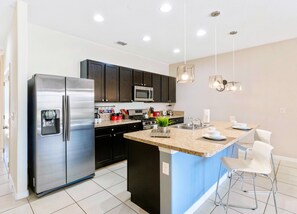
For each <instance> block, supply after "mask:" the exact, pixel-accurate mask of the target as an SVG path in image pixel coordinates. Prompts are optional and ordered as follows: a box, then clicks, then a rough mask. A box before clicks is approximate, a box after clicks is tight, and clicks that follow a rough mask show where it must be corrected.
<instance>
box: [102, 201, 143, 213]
mask: <svg viewBox="0 0 297 214" xmlns="http://www.w3.org/2000/svg"><path fill="white" fill-rule="evenodd" d="M121 205H124V206H126V207H128V208H129V209H130V210H132V211H133V212H134V213H136V214H138V212H136V211H135V210H133V209H132V208H131V207H129V206H128V205H127V204H125V203H121V204H119V205H118V206H116V207H114V208H112V209H110V210H108V211H106V212H104V213H108V212H109V211H112V210H113V209H116V208H117V207H119V206H121Z"/></svg>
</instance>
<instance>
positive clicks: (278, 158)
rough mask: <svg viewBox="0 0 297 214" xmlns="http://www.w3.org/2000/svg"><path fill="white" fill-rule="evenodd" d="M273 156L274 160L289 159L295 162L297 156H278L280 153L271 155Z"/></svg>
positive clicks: (296, 161)
mask: <svg viewBox="0 0 297 214" xmlns="http://www.w3.org/2000/svg"><path fill="white" fill-rule="evenodd" d="M273 157H274V159H275V160H283V161H290V162H294V163H297V158H289V157H285V156H280V155H273Z"/></svg>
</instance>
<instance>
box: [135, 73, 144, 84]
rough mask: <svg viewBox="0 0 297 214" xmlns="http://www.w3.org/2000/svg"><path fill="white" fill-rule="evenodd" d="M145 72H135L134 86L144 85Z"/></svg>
mask: <svg viewBox="0 0 297 214" xmlns="http://www.w3.org/2000/svg"><path fill="white" fill-rule="evenodd" d="M142 74H143V71H139V70H133V85H143V77H142Z"/></svg>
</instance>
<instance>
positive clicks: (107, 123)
mask: <svg viewBox="0 0 297 214" xmlns="http://www.w3.org/2000/svg"><path fill="white" fill-rule="evenodd" d="M140 122H141V120H130V119H125V120H124V119H123V120H107V121H102V122H101V123H97V124H95V128H101V127H106V126H118V125H125V124H130V123H140Z"/></svg>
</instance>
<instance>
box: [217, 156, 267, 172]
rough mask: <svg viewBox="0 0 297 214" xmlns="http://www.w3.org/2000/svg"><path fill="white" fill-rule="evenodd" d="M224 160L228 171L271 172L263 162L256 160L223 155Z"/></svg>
mask: <svg viewBox="0 0 297 214" xmlns="http://www.w3.org/2000/svg"><path fill="white" fill-rule="evenodd" d="M222 162H223V164H224V166H225V167H226V168H227V170H228V171H230V172H231V171H233V172H237V171H239V172H248V173H257V174H269V173H270V172H271V170H269V169H267V168H266V167H265V166H263V164H261V163H259V162H258V161H256V160H254V159H253V160H242V159H235V158H228V157H223V158H222Z"/></svg>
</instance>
